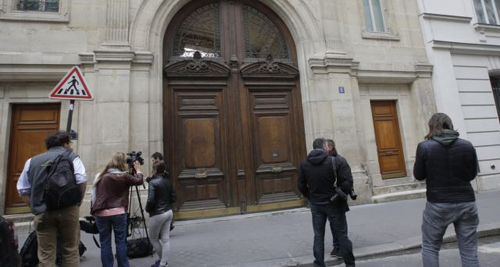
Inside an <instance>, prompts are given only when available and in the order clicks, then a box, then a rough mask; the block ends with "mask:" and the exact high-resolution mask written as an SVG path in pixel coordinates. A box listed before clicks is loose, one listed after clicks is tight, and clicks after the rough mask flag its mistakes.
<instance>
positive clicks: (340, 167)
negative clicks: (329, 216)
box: [326, 139, 353, 258]
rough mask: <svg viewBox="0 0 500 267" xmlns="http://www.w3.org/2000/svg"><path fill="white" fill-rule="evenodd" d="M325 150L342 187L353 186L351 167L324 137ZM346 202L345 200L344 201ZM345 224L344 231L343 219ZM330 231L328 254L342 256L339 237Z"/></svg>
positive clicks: (329, 140)
mask: <svg viewBox="0 0 500 267" xmlns="http://www.w3.org/2000/svg"><path fill="white" fill-rule="evenodd" d="M326 152H327V153H328V155H329V156H330V157H333V158H335V159H334V162H335V165H336V167H335V170H336V177H339V176H341V177H342V178H341V179H342V180H343V181H344V188H349V187H351V188H352V186H353V179H352V173H351V167H350V166H349V164H348V163H347V160H346V159H345V158H344V157H342V156H341V155H339V154H338V153H337V149H336V148H335V142H334V141H333V140H332V139H326ZM337 186H341V185H340V184H338V183H337ZM345 202H346V204H347V200H346V201H345ZM348 210H349V207H347V211H348ZM345 225H346V231H347V232H349V231H348V230H347V229H349V228H348V227H347V220H346V221H345ZM331 232H332V239H333V250H332V251H331V252H330V256H332V257H337V258H342V255H341V254H340V242H339V239H338V238H337V237H336V236H335V234H334V230H333V229H331Z"/></svg>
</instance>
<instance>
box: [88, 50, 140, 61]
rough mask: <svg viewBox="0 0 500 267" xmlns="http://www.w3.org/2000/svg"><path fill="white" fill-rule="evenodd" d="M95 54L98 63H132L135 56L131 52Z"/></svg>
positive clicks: (114, 51)
mask: <svg viewBox="0 0 500 267" xmlns="http://www.w3.org/2000/svg"><path fill="white" fill-rule="evenodd" d="M94 54H95V60H96V61H97V62H132V60H133V59H134V56H135V52H134V51H130V50H129V51H127V50H96V51H94Z"/></svg>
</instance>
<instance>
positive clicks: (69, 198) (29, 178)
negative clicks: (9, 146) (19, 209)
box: [17, 131, 87, 267]
mask: <svg viewBox="0 0 500 267" xmlns="http://www.w3.org/2000/svg"><path fill="white" fill-rule="evenodd" d="M45 145H46V147H47V152H45V153H42V154H39V155H36V156H34V157H32V158H30V159H28V160H27V161H26V164H25V165H24V169H23V172H22V173H21V176H20V177H19V180H18V182H17V190H18V191H19V195H20V196H21V197H22V198H23V200H24V201H25V202H26V203H27V204H28V205H29V206H30V207H31V212H32V213H33V214H34V215H35V229H36V231H37V240H38V260H39V265H38V266H39V267H46V266H47V267H52V266H55V261H56V249H57V239H59V241H60V242H61V243H60V245H61V247H62V266H71V267H78V266H79V264H80V255H79V251H78V245H79V242H80V225H79V217H80V208H79V207H80V204H81V202H82V199H83V197H84V196H85V189H86V185H87V174H86V172H85V167H84V166H83V163H82V161H81V160H80V157H79V156H78V155H76V154H75V153H73V152H72V149H71V140H70V136H69V134H68V133H67V132H64V131H58V132H54V133H52V134H50V135H49V136H48V137H47V138H46V139H45Z"/></svg>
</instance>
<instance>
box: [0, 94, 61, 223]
mask: <svg viewBox="0 0 500 267" xmlns="http://www.w3.org/2000/svg"><path fill="white" fill-rule="evenodd" d="M60 109H61V107H60V105H59V104H46V105H45V104H43V105H42V104H40V105H38V104H32V105H25V104H22V105H13V106H12V122H11V132H10V147H9V158H8V162H9V165H8V171H7V194H6V206H5V212H6V213H19V212H28V211H29V208H28V207H27V206H26V205H25V203H24V201H23V200H22V199H21V198H20V197H19V195H18V193H17V189H16V185H17V180H18V179H19V176H20V175H21V172H22V171H23V168H24V164H25V163H26V160H28V159H29V158H31V157H33V156H35V155H37V154H40V153H42V152H44V151H46V148H45V138H46V137H47V136H48V135H49V134H50V133H51V132H53V131H56V130H58V129H59V113H60Z"/></svg>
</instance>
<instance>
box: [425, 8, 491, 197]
mask: <svg viewBox="0 0 500 267" xmlns="http://www.w3.org/2000/svg"><path fill="white" fill-rule="evenodd" d="M418 2H419V7H420V15H419V17H420V21H421V24H422V29H423V32H424V36H425V44H426V49H427V53H428V55H429V60H430V61H431V64H433V65H434V75H433V78H432V81H433V86H434V92H435V95H436V105H437V109H438V110H439V111H440V112H445V113H447V114H449V115H450V116H451V118H452V120H453V123H454V124H455V128H456V129H458V131H459V132H460V136H461V137H462V138H465V139H468V140H470V141H471V142H472V144H473V145H474V146H475V148H476V151H477V154H478V158H479V169H480V172H479V174H478V179H476V183H475V184H474V185H475V186H476V187H477V189H478V190H480V191H483V190H498V189H499V188H500V172H499V170H498V169H497V168H498V167H497V166H498V165H499V164H500V159H499V155H500V154H499V152H498V148H499V147H500V124H499V120H498V118H499V112H500V102H499V101H500V93H499V92H500V91H499V90H500V89H498V88H499V87H500V85H499V83H498V81H499V74H500V65H499V64H500V39H499V37H500V35H499V30H500V21H499V19H498V18H499V17H498V16H499V15H500V13H499V9H498V8H500V1H498V0H495V1H483V0H461V1H452V0H446V1H427V0H419V1H418Z"/></svg>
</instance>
